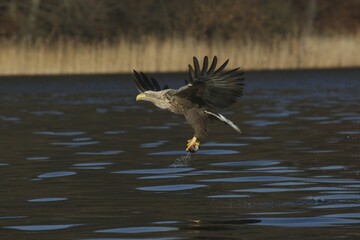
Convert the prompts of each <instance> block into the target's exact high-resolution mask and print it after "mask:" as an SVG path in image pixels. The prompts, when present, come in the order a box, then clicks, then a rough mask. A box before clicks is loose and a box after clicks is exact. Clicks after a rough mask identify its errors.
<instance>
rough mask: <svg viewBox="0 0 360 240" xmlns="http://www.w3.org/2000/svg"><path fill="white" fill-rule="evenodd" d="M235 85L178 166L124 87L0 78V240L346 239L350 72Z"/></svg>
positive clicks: (357, 84) (178, 130)
mask: <svg viewBox="0 0 360 240" xmlns="http://www.w3.org/2000/svg"><path fill="white" fill-rule="evenodd" d="M182 76H183V75H176V74H174V75H158V78H159V79H160V80H161V79H170V85H172V86H174V85H176V86H179V85H180V84H181V83H182ZM247 78H248V80H247V83H246V84H247V86H246V92H245V97H244V98H243V100H242V101H241V102H240V103H239V104H237V105H236V106H234V107H232V108H230V109H226V110H225V111H223V113H224V115H226V116H227V117H228V118H230V119H231V120H233V121H234V122H235V123H237V124H238V125H239V127H240V128H241V129H242V131H243V134H237V133H236V132H234V131H233V130H232V129H231V128H230V127H226V126H222V125H220V126H216V127H213V128H212V131H211V134H210V136H209V139H208V141H206V142H204V144H203V145H202V148H201V150H200V151H199V152H198V153H197V154H195V155H192V156H191V155H187V154H186V153H185V151H184V149H185V144H186V140H187V139H189V138H191V137H192V134H193V133H192V130H191V129H190V127H189V126H188V125H186V124H185V123H184V119H183V118H182V117H180V116H176V115H173V114H171V113H168V112H165V111H161V110H158V109H156V108H155V107H153V106H151V105H150V104H147V103H135V101H134V99H135V93H136V92H135V88H134V86H133V83H132V80H131V78H130V76H92V77H33V78H21V77H18V78H2V79H0V97H1V105H0V131H1V136H0V144H1V150H0V153H1V155H0V194H1V195H0V196H1V197H0V239H7V240H11V239H39V240H42V239H96V240H100V239H108V240H110V239H112V240H115V239H146V240H148V239H160V240H172V239H225V240H227V239H359V238H360V230H359V229H360V105H359V104H360V101H359V100H360V70H341V71H335V70H328V71H303V72H301V71H298V72H262V73H248V75H247Z"/></svg>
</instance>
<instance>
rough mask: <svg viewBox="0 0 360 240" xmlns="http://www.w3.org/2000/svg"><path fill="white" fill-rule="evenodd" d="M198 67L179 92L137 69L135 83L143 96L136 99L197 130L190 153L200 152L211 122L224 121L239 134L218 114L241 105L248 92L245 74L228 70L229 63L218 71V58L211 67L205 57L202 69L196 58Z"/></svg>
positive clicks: (236, 70) (190, 146) (190, 71)
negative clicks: (149, 103) (226, 68)
mask: <svg viewBox="0 0 360 240" xmlns="http://www.w3.org/2000/svg"><path fill="white" fill-rule="evenodd" d="M193 61H194V66H193V67H192V66H191V65H189V76H188V78H187V79H186V80H185V83H186V85H185V86H183V87H181V88H179V89H177V90H176V89H169V88H168V87H167V86H165V87H164V88H163V89H162V88H161V87H160V85H159V83H158V82H157V81H156V80H155V79H153V78H149V77H148V76H147V75H145V74H144V73H142V72H140V73H139V72H137V71H135V70H134V81H135V84H136V87H137V89H138V90H139V92H140V94H139V95H137V96H136V100H137V101H138V100H145V101H149V102H152V103H153V104H155V105H156V106H157V107H159V108H162V109H167V110H169V111H171V112H173V113H176V114H181V115H184V116H185V119H186V120H187V122H188V123H189V124H190V125H191V126H192V128H193V129H194V132H195V133H194V137H193V138H192V139H190V140H188V144H187V147H186V151H190V152H196V151H197V150H198V149H199V146H200V141H201V140H202V139H204V138H205V137H206V135H207V132H208V123H209V122H210V121H209V120H215V121H218V122H223V123H226V124H228V125H229V126H231V127H232V128H233V129H235V130H236V131H238V132H240V129H239V128H238V127H237V126H236V125H235V124H234V123H233V122H232V121H230V120H228V119H227V118H225V117H224V116H223V115H221V114H220V113H217V112H216V111H217V110H218V109H223V108H226V107H228V106H230V105H232V104H234V103H235V102H237V101H238V100H239V99H240V98H241V96H242V94H243V89H244V77H243V75H244V73H243V72H242V71H240V69H239V68H236V69H233V70H230V71H225V67H226V65H227V64H228V62H229V60H227V61H226V62H225V63H223V64H222V65H221V66H220V67H219V68H218V69H216V65H217V57H216V56H215V57H214V58H213V60H212V62H211V64H210V67H209V59H208V57H204V61H203V65H202V68H200V64H199V61H198V60H197V58H196V57H194V58H193Z"/></svg>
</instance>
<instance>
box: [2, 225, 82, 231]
mask: <svg viewBox="0 0 360 240" xmlns="http://www.w3.org/2000/svg"><path fill="white" fill-rule="evenodd" d="M80 225H82V224H53V225H23V226H8V227H4V228H8V229H15V230H20V231H50V230H60V229H66V228H71V227H75V226H80Z"/></svg>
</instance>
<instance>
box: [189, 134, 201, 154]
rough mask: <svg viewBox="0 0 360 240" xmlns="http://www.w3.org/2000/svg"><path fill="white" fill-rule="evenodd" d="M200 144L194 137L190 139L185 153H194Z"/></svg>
mask: <svg viewBox="0 0 360 240" xmlns="http://www.w3.org/2000/svg"><path fill="white" fill-rule="evenodd" d="M199 146H200V142H199V141H198V140H197V138H196V137H193V138H192V139H190V140H188V143H187V145H186V151H187V152H192V153H194V152H196V151H197V150H199Z"/></svg>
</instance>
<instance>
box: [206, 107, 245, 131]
mask: <svg viewBox="0 0 360 240" xmlns="http://www.w3.org/2000/svg"><path fill="white" fill-rule="evenodd" d="M204 112H205V113H206V114H209V115H211V116H214V117H216V118H217V119H219V120H220V121H222V122H224V123H226V124H228V125H229V126H230V127H232V128H233V129H235V130H236V131H237V132H239V133H241V130H240V128H239V127H238V126H236V125H235V124H234V123H233V122H232V121H230V120H229V119H227V118H226V117H224V116H223V115H221V114H220V113H214V112H210V111H207V110H205V111H204Z"/></svg>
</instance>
